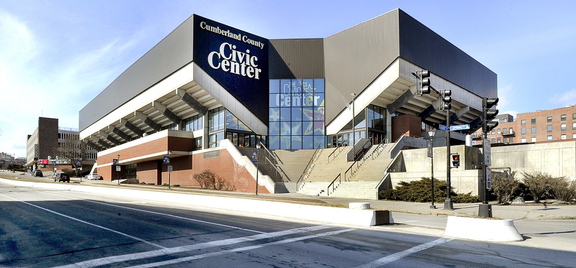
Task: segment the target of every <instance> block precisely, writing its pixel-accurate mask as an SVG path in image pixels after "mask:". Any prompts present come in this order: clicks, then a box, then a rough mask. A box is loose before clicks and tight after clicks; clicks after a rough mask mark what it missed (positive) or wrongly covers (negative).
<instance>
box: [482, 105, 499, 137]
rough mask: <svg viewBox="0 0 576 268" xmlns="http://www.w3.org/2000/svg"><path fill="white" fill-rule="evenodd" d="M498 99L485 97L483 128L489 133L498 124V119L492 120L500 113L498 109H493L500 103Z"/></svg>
mask: <svg viewBox="0 0 576 268" xmlns="http://www.w3.org/2000/svg"><path fill="white" fill-rule="evenodd" d="M498 100H499V99H498V98H484V99H483V101H482V104H483V105H482V113H483V114H482V117H483V120H482V122H483V126H482V130H483V132H484V133H488V132H490V130H492V129H494V128H495V127H497V126H498V121H492V119H494V118H495V117H496V116H497V115H498V109H491V108H492V107H493V106H495V105H496V104H498Z"/></svg>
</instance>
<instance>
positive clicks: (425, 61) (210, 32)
mask: <svg viewBox="0 0 576 268" xmlns="http://www.w3.org/2000/svg"><path fill="white" fill-rule="evenodd" d="M423 69H426V70H429V71H430V73H431V81H432V86H433V87H434V88H435V89H449V90H451V91H452V109H451V116H450V123H451V124H457V125H459V124H470V125H471V126H472V129H471V130H470V131H471V132H472V131H474V130H476V129H478V127H479V126H480V125H481V124H480V119H481V116H482V98H483V97H497V81H496V74H495V73H494V72H492V71H491V70H490V69H488V68H486V67H485V66H484V65H482V64H481V63H479V62H478V61H476V60H475V59H473V58H472V57H471V56H469V55H468V54H466V53H465V52H464V51H462V50H460V49H459V48H457V47H456V46H454V45H453V44H451V43H450V42H449V41H447V40H446V39H444V38H442V37H441V36H439V35H438V34H436V33H435V32H434V31H432V30H431V29H429V28H427V27H426V26H425V25H423V24H422V23H420V22H418V21H417V20H415V19H414V18H412V17H411V16H410V15H408V14H406V13H405V12H404V11H402V10H400V9H396V10H393V11H390V12H388V13H386V14H383V15H381V16H378V17H376V18H374V19H371V20H369V21H366V22H364V23H361V24H359V25H356V26H354V27H351V28H349V29H344V30H343V31H341V32H339V33H335V34H333V35H331V36H328V37H319V38H310V39H267V38H265V37H261V36H258V35H255V34H252V33H249V32H246V31H244V30H241V29H237V28H234V27H233V26H229V25H225V24H222V23H219V22H216V21H213V20H210V19H208V18H204V17H201V16H198V15H193V16H191V17H190V18H189V19H187V20H186V21H184V22H183V23H182V24H181V25H180V26H179V27H177V28H176V29H175V30H174V31H173V32H172V33H170V34H169V35H168V36H166V37H165V38H164V39H163V40H162V41H161V42H160V43H158V44H157V45H156V46H154V47H153V48H152V49H151V50H150V51H148V52H147V53H146V54H145V55H143V56H142V57H141V58H140V59H139V60H138V61H136V62H135V63H133V64H132V66H130V67H129V68H128V69H127V70H125V71H124V72H123V73H122V74H121V75H120V76H119V77H118V78H116V79H115V80H114V81H113V82H112V83H111V84H110V85H109V86H108V87H107V88H105V89H104V90H103V91H102V92H101V93H100V94H99V95H98V96H97V97H95V98H94V99H93V100H92V101H91V102H90V103H88V104H87V105H86V106H85V107H84V108H83V109H82V110H81V111H80V116H79V118H80V119H79V128H80V138H81V139H82V140H84V141H86V142H88V143H89V144H90V146H91V147H93V148H96V149H97V150H98V151H99V153H98V158H97V163H96V168H97V171H98V173H99V174H100V175H102V176H103V177H104V179H105V180H116V179H120V178H122V179H126V178H128V179H129V178H135V179H138V181H139V183H147V184H156V185H165V184H171V185H180V186H183V187H186V186H189V187H198V186H199V182H198V181H196V180H195V179H194V175H195V174H198V173H201V172H202V171H204V170H210V171H212V172H214V173H215V174H216V175H217V176H218V177H220V178H221V182H222V183H226V184H227V185H228V186H229V187H228V188H229V189H231V190H236V191H245V192H254V191H255V189H258V190H259V191H261V192H263V193H266V192H268V193H279V192H286V191H300V190H302V189H303V188H305V187H304V186H303V182H304V181H306V180H308V181H310V179H309V178H308V179H306V178H305V177H306V176H308V175H310V174H309V173H310V172H309V170H310V167H311V166H314V165H315V166H317V168H316V172H318V170H319V168H318V166H324V168H326V167H327V166H330V165H332V167H333V168H330V170H329V171H325V172H322V173H330V172H334V174H336V173H339V172H340V173H341V174H343V175H342V176H344V175H346V174H345V171H343V170H342V171H341V170H340V169H341V168H343V167H345V168H348V166H350V165H351V164H352V163H355V162H356V161H359V160H360V159H367V157H366V155H367V154H372V155H373V156H372V158H375V157H374V153H373V151H374V150H375V148H376V147H378V146H379V147H380V148H383V147H386V146H387V145H388V144H394V143H397V141H398V139H399V138H400V137H403V136H407V137H413V138H419V137H421V136H422V133H421V132H423V129H432V128H438V127H439V125H443V124H446V123H447V122H446V112H445V111H441V110H440V109H439V107H440V103H441V100H440V97H439V95H438V93H436V92H432V93H431V94H427V95H419V94H417V87H418V86H417V84H418V78H417V77H416V76H415V75H414V73H416V72H417V71H420V70H423ZM464 134H466V133H462V135H460V136H459V135H454V141H453V144H458V143H459V142H461V143H460V144H463V141H464V138H463V137H464ZM260 143H261V144H262V146H263V147H262V148H260V149H256V145H257V144H260ZM353 145H354V146H353ZM410 146H412V145H410ZM410 146H409V145H404V147H410ZM413 146H416V145H413ZM416 147H417V146H416ZM340 151H342V152H343V153H342V154H340V153H339V152H340ZM351 154H352V155H351ZM255 155H257V156H258V158H255ZM330 158H332V159H331V160H329V159H330ZM255 160H259V170H256V166H257V165H256V164H255ZM322 161H325V162H326V163H323V162H322ZM328 161H330V163H331V164H329V163H328ZM389 162H390V161H389ZM314 163H316V164H314ZM365 165H366V164H365ZM376 166H378V165H376ZM371 169H372V170H374V169H376V172H377V173H378V175H375V176H378V177H379V178H377V179H375V180H380V179H381V177H382V176H383V174H384V173H385V170H384V169H385V166H384V167H383V166H381V165H380V169H379V170H378V169H377V168H371ZM257 174H258V176H260V177H259V180H258V184H257V183H256V179H255V178H257ZM366 176H368V175H366ZM349 178H350V177H349ZM329 181H332V178H328V179H325V183H324V186H323V187H325V186H326V185H327V183H328V182H329ZM348 181H349V180H348ZM290 183H293V184H297V186H295V187H292V188H291V187H288V186H286V185H288V184H290ZM282 184H285V185H284V186H282Z"/></svg>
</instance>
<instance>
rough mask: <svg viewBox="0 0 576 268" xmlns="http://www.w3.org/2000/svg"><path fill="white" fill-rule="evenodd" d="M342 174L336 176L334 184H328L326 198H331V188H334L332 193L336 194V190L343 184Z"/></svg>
mask: <svg viewBox="0 0 576 268" xmlns="http://www.w3.org/2000/svg"><path fill="white" fill-rule="evenodd" d="M341 175H342V173H340V174H338V176H336V178H334V180H332V182H331V183H330V184H328V187H326V196H330V187H332V193H334V191H335V190H336V188H337V187H338V186H339V185H340V184H341V183H342V176H341ZM336 180H338V185H335V183H336Z"/></svg>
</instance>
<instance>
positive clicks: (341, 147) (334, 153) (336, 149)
mask: <svg viewBox="0 0 576 268" xmlns="http://www.w3.org/2000/svg"><path fill="white" fill-rule="evenodd" d="M343 148H344V146H337V147H336V148H334V150H333V151H332V152H331V153H330V154H329V155H328V163H330V158H331V157H332V156H334V159H336V157H337V156H338V155H340V153H341V152H342V151H343ZM336 153H337V154H336Z"/></svg>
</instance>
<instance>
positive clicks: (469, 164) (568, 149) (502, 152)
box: [390, 141, 576, 195]
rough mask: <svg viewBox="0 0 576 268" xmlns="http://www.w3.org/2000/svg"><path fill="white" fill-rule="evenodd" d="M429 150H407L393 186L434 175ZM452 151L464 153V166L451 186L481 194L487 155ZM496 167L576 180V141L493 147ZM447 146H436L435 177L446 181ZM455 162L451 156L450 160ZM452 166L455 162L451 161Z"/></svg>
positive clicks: (457, 148) (456, 170)
mask: <svg viewBox="0 0 576 268" xmlns="http://www.w3.org/2000/svg"><path fill="white" fill-rule="evenodd" d="M427 150H428V149H412V150H403V151H402V158H401V160H402V161H401V162H400V163H397V164H396V165H400V167H397V168H396V169H397V170H405V172H392V173H390V178H391V184H392V187H396V186H397V185H398V183H400V182H401V181H406V182H409V181H415V180H420V179H421V178H423V177H426V178H430V176H431V173H432V162H431V159H430V158H429V157H428V153H427ZM450 150H451V153H452V154H453V153H458V154H460V162H461V165H460V167H459V168H452V169H451V185H452V187H453V188H454V191H455V192H457V193H469V192H471V193H472V194H473V195H477V194H478V187H479V180H480V179H481V176H482V172H481V165H482V161H483V156H482V153H481V150H480V149H479V148H476V147H467V146H464V145H460V146H452V147H451V149H450ZM491 151H492V166H491V167H492V168H510V169H511V170H512V171H516V172H518V175H519V176H518V177H517V178H518V179H520V180H521V179H522V175H521V173H522V172H534V171H537V172H543V173H547V174H550V175H551V176H554V177H566V178H570V179H572V180H575V179H576V141H566V142H550V143H538V144H525V145H511V146H502V147H493V148H491ZM446 160H447V158H446V147H436V148H434V178H436V179H438V180H446V167H447V165H446ZM450 161H451V159H450ZM450 165H451V164H450Z"/></svg>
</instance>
